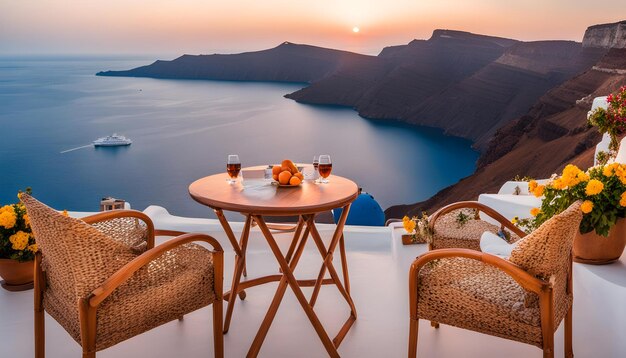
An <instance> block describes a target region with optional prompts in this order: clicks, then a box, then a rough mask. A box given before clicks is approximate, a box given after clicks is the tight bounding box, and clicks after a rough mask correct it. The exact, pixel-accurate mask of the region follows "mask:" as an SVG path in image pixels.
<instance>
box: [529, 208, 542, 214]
mask: <svg viewBox="0 0 626 358" xmlns="http://www.w3.org/2000/svg"><path fill="white" fill-rule="evenodd" d="M540 212H541V209H539V208H532V209H530V215H532V216H537V215H539V213H540Z"/></svg>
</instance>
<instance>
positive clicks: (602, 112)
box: [588, 86, 626, 157]
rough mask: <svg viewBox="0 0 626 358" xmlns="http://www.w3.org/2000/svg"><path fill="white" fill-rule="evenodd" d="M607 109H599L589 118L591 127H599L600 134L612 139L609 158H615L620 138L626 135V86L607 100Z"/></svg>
mask: <svg viewBox="0 0 626 358" xmlns="http://www.w3.org/2000/svg"><path fill="white" fill-rule="evenodd" d="M606 102H607V109H604V108H597V109H596V110H595V111H593V113H591V115H590V116H589V120H588V121H589V125H592V126H595V127H598V131H599V132H600V133H608V134H609V136H610V137H611V142H610V144H609V152H610V154H609V156H612V157H615V155H616V154H617V151H618V149H619V140H618V137H620V136H623V135H624V134H625V133H626V86H622V87H621V88H620V89H619V91H618V92H617V93H611V94H609V95H608V96H607V98H606Z"/></svg>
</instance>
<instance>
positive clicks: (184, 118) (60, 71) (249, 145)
mask: <svg viewBox="0 0 626 358" xmlns="http://www.w3.org/2000/svg"><path fill="white" fill-rule="evenodd" d="M151 62H152V60H148V59H144V60H137V59H114V58H110V59H95V58H64V59H61V58H53V59H50V58H47V59H43V58H27V59H8V58H4V59H1V58H0V133H2V135H1V136H0V204H5V203H9V202H14V201H15V200H16V197H15V194H16V192H17V190H18V189H20V188H25V187H27V186H31V187H32V188H33V192H34V195H35V196H36V197H37V198H39V199H40V200H42V201H44V202H46V203H48V204H50V205H52V206H54V207H55V208H58V209H69V210H76V211H96V210H97V209H98V203H99V200H100V198H101V197H102V196H115V197H119V198H123V199H126V200H127V201H130V202H131V204H132V205H133V208H136V209H140V210H143V209H144V208H145V207H146V206H148V205H150V204H156V205H162V206H164V207H166V208H167V209H168V210H169V211H170V212H172V213H174V214H177V215H188V216H206V215H207V214H208V212H209V210H208V209H207V208H205V207H203V206H200V205H199V204H197V203H196V202H194V201H193V200H192V199H191V198H190V197H189V195H188V193H187V186H188V185H189V184H190V183H191V182H192V181H194V180H195V179H197V178H200V177H203V176H206V175H209V174H213V173H217V172H221V171H223V170H224V169H225V161H226V157H227V155H228V154H239V156H240V158H241V160H242V164H243V166H250V165H258V164H267V163H275V162H279V161H280V160H282V159H285V158H289V159H293V160H295V161H301V162H310V161H311V160H312V158H313V155H314V154H330V155H331V157H332V160H333V173H336V174H338V175H342V176H346V177H349V178H351V179H353V180H355V181H356V182H357V183H358V184H359V185H360V186H361V187H363V189H364V190H365V191H367V192H369V193H371V194H372V195H374V198H375V199H377V200H378V202H379V203H380V204H381V206H383V208H386V207H388V206H390V205H393V204H401V203H413V202H416V201H420V200H423V199H426V198H428V197H429V196H431V195H433V194H434V193H436V192H437V191H438V190H440V189H442V188H444V187H446V186H448V185H450V184H453V183H455V182H457V181H458V180H459V179H460V178H463V177H465V176H468V175H470V174H471V173H472V172H473V171H474V169H475V162H476V160H477V158H478V153H476V152H475V151H473V150H472V149H471V148H470V143H469V142H467V141H465V140H461V139H458V138H450V137H446V136H444V135H442V134H441V132H439V131H437V130H432V129H427V128H413V127H409V126H406V125H401V124H389V123H382V122H375V121H370V120H366V119H363V118H361V117H359V116H358V115H357V114H356V112H354V111H352V110H350V109H343V108H331V107H318V106H309V105H303V104H298V103H296V102H294V101H292V100H289V99H286V98H283V95H284V94H286V93H290V92H293V91H295V90H297V89H298V88H300V87H301V85H291V84H276V83H248V82H217V81H188V80H158V79H149V78H123V77H96V76H95V75H94V74H95V73H96V72H98V71H101V70H122V69H129V68H133V67H136V66H140V65H145V64H148V63H151ZM114 132H115V133H120V134H123V135H125V136H127V137H129V138H131V139H132V140H133V144H132V145H131V146H130V147H118V148H98V149H95V148H93V147H91V146H87V147H85V148H80V149H76V150H71V149H74V148H78V147H82V146H86V145H88V144H90V143H91V141H93V140H94V139H96V138H98V137H101V136H105V135H108V134H112V133H114ZM68 150H71V151H68ZM331 180H332V177H331Z"/></svg>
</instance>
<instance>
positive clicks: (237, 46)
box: [0, 0, 626, 56]
mask: <svg viewBox="0 0 626 358" xmlns="http://www.w3.org/2000/svg"><path fill="white" fill-rule="evenodd" d="M621 1H623V0H618V1H617V2H613V4H617V3H619V2H621ZM620 20H626V6H623V7H620V6H611V8H610V9H607V7H606V6H604V5H594V2H593V1H591V0H524V1H507V0H504V1H503V0H377V1H373V0H367V1H366V0H310V1H303V0H248V1H242V0H176V1H174V0H106V1H103V0H98V1H96V0H0V55H105V54H106V55H161V56H176V55H180V54H182V53H188V54H211V53H236V52H242V51H254V50H261V49H265V48H270V47H275V46H277V45H278V44H280V43H281V42H283V41H290V42H295V43H307V44H312V45H318V46H323V47H331V48H340V49H344V50H349V51H354V52H359V53H366V54H377V53H378V52H380V50H381V49H382V48H383V47H385V46H389V45H399V44H405V43H408V42H409V41H411V40H412V39H428V38H429V37H430V35H431V33H432V31H433V30H434V29H438V28H443V29H453V30H463V31H470V32H474V33H479V34H486V35H493V36H502V37H508V38H514V39H518V40H524V41H534V40H574V41H582V37H583V34H584V32H585V29H586V28H587V27H588V26H591V25H595V24H600V23H608V22H616V21H620ZM355 27H358V28H359V31H358V32H355V31H354V28H355Z"/></svg>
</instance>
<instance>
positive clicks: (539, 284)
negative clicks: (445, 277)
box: [409, 249, 552, 295]
mask: <svg viewBox="0 0 626 358" xmlns="http://www.w3.org/2000/svg"><path fill="white" fill-rule="evenodd" d="M449 257H463V258H468V259H472V260H476V261H480V262H483V263H485V264H487V265H491V266H494V267H496V268H498V269H499V270H501V271H502V272H504V273H505V274H507V275H509V276H510V277H511V278H512V279H514V280H515V281H516V282H517V283H519V285H520V286H522V288H524V289H525V290H526V291H531V292H534V293H536V294H538V295H542V294H543V293H544V292H546V291H547V290H548V289H549V288H551V287H552V283H550V282H548V281H545V280H541V279H539V278H537V277H535V276H533V275H531V274H529V273H528V272H526V271H525V270H524V269H523V268H521V267H519V266H517V265H516V264H514V263H512V262H510V261H508V260H505V259H503V258H501V257H498V256H495V255H491V254H488V253H485V252H480V251H475V250H469V249H438V250H433V251H428V252H427V253H425V254H423V255H421V256H419V257H417V258H416V259H415V261H413V264H411V268H410V270H409V289H410V292H413V291H414V290H415V292H417V284H418V282H417V278H418V274H419V270H420V269H421V268H422V267H423V266H424V265H426V264H427V263H429V262H431V261H433V260H438V259H443V258H449Z"/></svg>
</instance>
